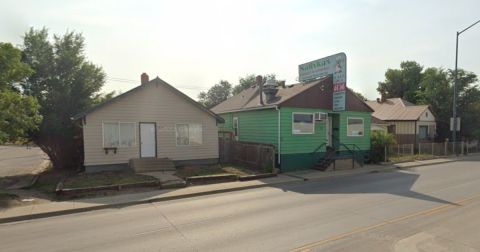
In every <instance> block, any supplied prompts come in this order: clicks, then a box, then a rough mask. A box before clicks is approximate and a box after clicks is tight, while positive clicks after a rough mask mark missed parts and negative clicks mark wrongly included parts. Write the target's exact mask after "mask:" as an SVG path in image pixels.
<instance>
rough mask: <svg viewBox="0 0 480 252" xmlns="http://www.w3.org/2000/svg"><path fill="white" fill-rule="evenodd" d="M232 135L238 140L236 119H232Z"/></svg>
mask: <svg viewBox="0 0 480 252" xmlns="http://www.w3.org/2000/svg"><path fill="white" fill-rule="evenodd" d="M233 135H234V136H235V139H237V140H238V117H234V118H233Z"/></svg>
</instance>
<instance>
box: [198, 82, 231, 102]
mask: <svg viewBox="0 0 480 252" xmlns="http://www.w3.org/2000/svg"><path fill="white" fill-rule="evenodd" d="M231 94H232V84H230V83H229V82H228V81H226V80H220V83H218V84H215V85H213V86H212V87H211V88H210V89H209V90H208V91H207V92H204V91H203V92H200V94H199V95H198V99H199V102H200V103H201V104H203V105H204V106H205V107H207V108H212V107H214V106H216V105H217V104H220V103H221V102H223V101H224V100H226V99H227V98H228V97H230V96H231Z"/></svg>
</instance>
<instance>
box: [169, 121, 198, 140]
mask: <svg viewBox="0 0 480 252" xmlns="http://www.w3.org/2000/svg"><path fill="white" fill-rule="evenodd" d="M175 132H176V138H177V140H176V141H177V145H200V144H202V143H203V130H202V125H201V124H195V123H192V124H176V125H175Z"/></svg>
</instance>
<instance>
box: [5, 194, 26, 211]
mask: <svg viewBox="0 0 480 252" xmlns="http://www.w3.org/2000/svg"><path fill="white" fill-rule="evenodd" d="M19 199H20V197H18V196H17V195H16V194H11V193H0V208H6V207H12V206H16V205H19V204H21V202H20V200H19Z"/></svg>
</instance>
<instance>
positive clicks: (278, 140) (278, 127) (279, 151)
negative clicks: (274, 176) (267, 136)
mask: <svg viewBox="0 0 480 252" xmlns="http://www.w3.org/2000/svg"><path fill="white" fill-rule="evenodd" d="M275 110H277V112H278V116H277V117H278V121H277V123H278V125H277V146H278V155H277V159H278V165H280V160H281V158H280V156H281V150H282V149H281V143H280V119H281V117H280V115H281V114H280V109H278V106H275Z"/></svg>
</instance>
